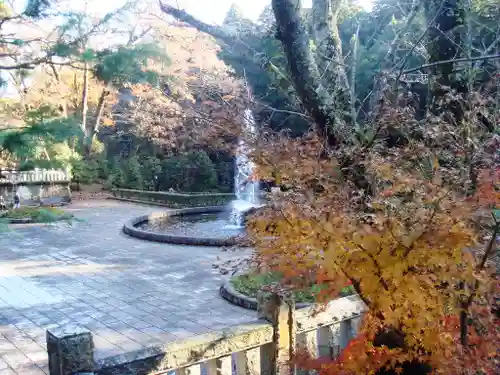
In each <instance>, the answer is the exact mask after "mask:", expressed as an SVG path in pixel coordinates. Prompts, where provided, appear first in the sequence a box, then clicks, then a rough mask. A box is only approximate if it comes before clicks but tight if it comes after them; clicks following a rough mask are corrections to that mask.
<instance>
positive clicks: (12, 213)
mask: <svg viewBox="0 0 500 375" xmlns="http://www.w3.org/2000/svg"><path fill="white" fill-rule="evenodd" d="M3 218H5V219H31V222H33V223H53V222H56V221H63V220H71V219H73V215H72V214H69V213H67V212H64V211H63V210H60V209H58V208H55V207H21V208H18V209H15V210H14V209H12V210H9V211H7V212H6V213H5V215H4V216H3Z"/></svg>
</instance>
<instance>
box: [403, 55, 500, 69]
mask: <svg viewBox="0 0 500 375" xmlns="http://www.w3.org/2000/svg"><path fill="white" fill-rule="evenodd" d="M493 59H500V53H498V54H495V55H486V56H476V57H470V58H469V57H462V58H459V59H450V60H442V61H435V62H433V63H430V64H424V65H420V66H417V67H416V68H411V69H406V70H403V74H408V73H413V72H416V71H419V70H422V69H426V68H431V67H434V66H438V65H443V64H450V63H457V62H470V61H479V60H493Z"/></svg>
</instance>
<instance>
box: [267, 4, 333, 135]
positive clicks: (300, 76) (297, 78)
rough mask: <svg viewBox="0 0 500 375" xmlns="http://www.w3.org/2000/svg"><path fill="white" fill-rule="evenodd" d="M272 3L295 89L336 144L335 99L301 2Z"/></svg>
mask: <svg viewBox="0 0 500 375" xmlns="http://www.w3.org/2000/svg"><path fill="white" fill-rule="evenodd" d="M272 5H273V11H274V16H275V18H276V24H277V29H278V30H277V38H278V39H279V40H280V41H281V43H282V44H283V48H284V50H285V55H286V59H287V62H288V67H289V70H290V73H291V76H292V80H293V84H294V87H295V90H296V92H297V94H298V96H299V98H300V99H301V102H302V104H303V105H304V107H305V109H306V110H307V111H308V112H309V113H310V114H311V116H312V117H313V118H314V120H315V122H316V125H317V127H318V129H319V130H320V132H321V133H322V134H323V135H325V136H327V137H328V139H329V141H330V143H335V137H334V136H333V134H334V127H335V126H336V125H337V124H338V121H337V116H336V114H335V108H334V99H333V97H332V96H331V95H330V93H329V92H328V90H327V88H326V87H325V86H324V85H323V84H322V83H321V78H320V74H319V71H318V66H317V65H316V62H315V61H314V60H313V57H312V54H311V50H310V46H309V35H308V33H307V30H306V27H305V25H304V24H303V23H302V19H301V1H300V0H273V2H272Z"/></svg>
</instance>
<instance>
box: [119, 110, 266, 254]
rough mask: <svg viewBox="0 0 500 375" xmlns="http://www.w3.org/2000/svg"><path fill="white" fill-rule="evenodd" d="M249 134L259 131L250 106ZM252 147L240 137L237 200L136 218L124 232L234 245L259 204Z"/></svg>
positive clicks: (153, 238)
mask: <svg viewBox="0 0 500 375" xmlns="http://www.w3.org/2000/svg"><path fill="white" fill-rule="evenodd" d="M243 131H244V133H245V135H246V136H248V137H251V136H252V135H254V134H255V121H254V118H253V115H252V111H251V110H250V109H247V110H245V112H244V128H243ZM249 154H250V149H249V146H248V144H247V142H245V140H244V139H243V137H242V139H240V140H239V144H238V150H237V155H236V162H235V169H234V174H235V176H234V194H235V196H236V199H235V200H234V201H232V202H231V203H230V204H229V205H226V206H210V207H195V208H184V209H179V210H170V211H165V212H158V213H155V214H152V215H144V216H141V217H138V218H134V219H132V220H130V221H129V222H128V223H126V224H125V226H124V228H123V231H124V232H125V233H127V234H129V235H131V236H134V237H138V238H142V239H146V240H150V241H157V242H168V243H176V244H185V245H203V246H231V245H236V244H240V243H241V239H242V236H243V237H244V236H245V225H244V222H245V216H246V215H247V214H248V212H249V211H250V210H252V209H254V208H257V207H260V204H259V182H258V181H255V179H254V178H253V177H254V163H253V162H252V161H251V160H250V157H249Z"/></svg>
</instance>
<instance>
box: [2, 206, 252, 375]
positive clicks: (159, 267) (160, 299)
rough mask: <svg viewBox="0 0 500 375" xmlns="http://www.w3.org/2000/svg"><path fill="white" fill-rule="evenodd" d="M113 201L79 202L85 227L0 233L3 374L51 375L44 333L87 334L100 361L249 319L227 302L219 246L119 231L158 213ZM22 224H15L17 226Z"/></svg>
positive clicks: (222, 254) (246, 312)
mask: <svg viewBox="0 0 500 375" xmlns="http://www.w3.org/2000/svg"><path fill="white" fill-rule="evenodd" d="M158 210H160V208H157V207H146V206H140V205H135V204H127V203H120V202H115V201H88V202H77V203H74V204H73V205H71V206H70V207H69V208H68V211H71V212H72V213H74V214H75V216H77V217H79V218H81V219H83V220H84V221H83V222H80V223H77V224H74V225H73V226H71V227H68V225H67V224H64V225H62V224H58V225H57V226H49V227H40V226H26V227H23V228H21V229H15V230H13V231H11V232H7V233H0V375H7V374H18V375H31V374H37V375H38V374H44V373H45V374H48V367H47V353H46V344H45V331H46V329H50V328H53V327H56V326H60V325H64V324H68V323H76V324H79V325H81V326H84V327H87V328H88V329H90V330H91V331H92V333H93V336H94V341H95V344H96V356H97V358H96V359H99V358H105V357H108V356H112V355H116V354H122V353H124V352H128V351H135V350H140V349H142V348H145V347H148V346H152V345H158V344H161V343H166V342H170V341H174V340H178V339H183V338H187V337H191V336H195V335H197V334H201V333H206V332H209V331H211V330H218V329H223V328H227V327H229V326H232V325H236V324H240V323H243V322H247V321H251V320H253V319H254V318H255V313H254V312H252V311H249V310H245V309H242V308H239V307H236V306H233V305H230V304H229V303H228V302H226V301H225V300H223V299H222V298H220V297H219V295H218V288H219V286H220V284H221V282H222V280H223V276H221V275H220V274H218V272H216V271H215V270H213V269H212V264H213V262H214V261H216V260H217V257H220V258H222V259H229V258H230V257H235V256H237V254H232V253H227V252H221V251H220V249H217V248H205V247H189V246H177V245H168V244H159V243H152V242H145V241H140V240H137V239H133V238H130V237H127V236H125V235H123V234H122V233H121V226H122V224H123V222H124V221H125V220H127V219H129V218H131V217H133V216H139V215H141V214H144V213H147V212H152V211H158ZM16 228H18V227H16Z"/></svg>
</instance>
